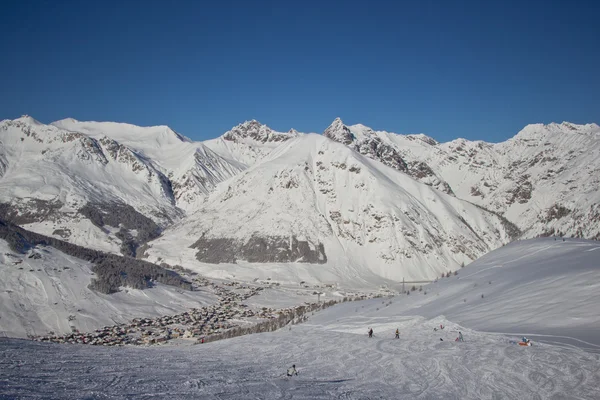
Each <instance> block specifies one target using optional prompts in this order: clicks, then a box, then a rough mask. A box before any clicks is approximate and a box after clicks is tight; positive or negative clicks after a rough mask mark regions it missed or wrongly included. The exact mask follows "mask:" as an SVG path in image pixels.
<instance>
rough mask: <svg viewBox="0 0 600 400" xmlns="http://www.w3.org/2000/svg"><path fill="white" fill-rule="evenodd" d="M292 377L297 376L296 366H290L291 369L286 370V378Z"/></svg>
mask: <svg viewBox="0 0 600 400" xmlns="http://www.w3.org/2000/svg"><path fill="white" fill-rule="evenodd" d="M294 375H298V371H296V364H294V365H292V367H291V368H288V370H287V376H294Z"/></svg>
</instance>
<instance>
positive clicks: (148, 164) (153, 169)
mask: <svg viewBox="0 0 600 400" xmlns="http://www.w3.org/2000/svg"><path fill="white" fill-rule="evenodd" d="M0 166H1V167H0V171H1V175H0V203H4V204H10V207H9V208H10V209H11V213H12V218H16V220H15V222H18V223H19V224H22V225H26V227H28V228H29V229H32V230H34V231H37V232H40V233H44V234H47V235H53V236H60V237H62V238H65V239H68V240H70V241H72V242H73V243H76V244H81V245H90V244H92V246H93V247H94V248H97V249H101V250H107V251H119V248H120V245H121V242H122V239H120V238H119V237H118V236H117V235H116V234H115V231H116V230H118V228H119V223H116V224H113V225H108V224H107V225H98V224H97V223H94V221H92V220H90V219H89V218H86V216H85V215H83V214H82V213H81V212H80V211H81V210H82V209H83V208H84V207H85V206H86V205H87V204H93V205H97V206H99V207H100V208H102V209H103V210H104V211H103V212H105V213H106V212H109V210H115V209H120V210H123V209H124V208H127V207H129V208H128V210H129V211H131V212H132V213H137V217H131V218H132V219H135V218H138V219H144V218H146V219H147V218H150V219H152V220H154V221H155V222H156V223H157V224H158V225H159V226H161V227H165V226H167V225H169V224H171V223H172V222H173V221H176V220H178V219H179V218H181V217H182V216H183V215H185V212H184V211H185V210H188V209H190V208H193V207H194V205H195V204H197V203H201V202H202V200H203V198H204V196H206V195H207V194H208V193H209V192H211V191H212V189H213V188H214V187H215V185H216V184H218V183H219V182H221V181H223V180H226V179H228V178H230V177H231V176H234V175H235V174H237V173H239V172H240V171H241V170H243V169H244V168H245V167H244V166H243V165H242V164H240V163H238V162H236V161H232V160H226V159H224V158H223V157H221V156H219V155H217V154H216V153H214V152H213V151H211V150H210V149H209V148H208V147H206V146H204V145H203V144H202V143H198V142H191V141H190V140H189V139H186V138H185V137H183V136H181V135H179V134H177V133H175V132H173V131H172V130H170V129H169V128H167V127H164V126H163V127H160V126H159V127H148V128H142V127H137V126H133V125H129V124H116V123H97V122H78V121H75V120H72V119H68V120H62V121H58V122H56V123H54V124H53V125H44V124H41V123H39V122H38V121H35V120H34V119H33V118H31V117H27V116H25V117H22V118H19V119H16V120H12V121H11V120H5V121H2V122H0ZM113 205H117V207H114V206H113ZM5 208H6V207H5ZM130 214H131V213H130ZM135 225H136V224H133V225H132V226H130V227H128V228H129V229H130V230H133V231H135V230H136V229H138V227H137V226H135ZM132 234H133V235H134V236H135V234H136V232H132Z"/></svg>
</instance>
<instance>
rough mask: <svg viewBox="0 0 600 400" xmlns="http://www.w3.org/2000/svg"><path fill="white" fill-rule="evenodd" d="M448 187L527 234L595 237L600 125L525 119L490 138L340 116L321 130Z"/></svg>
mask: <svg viewBox="0 0 600 400" xmlns="http://www.w3.org/2000/svg"><path fill="white" fill-rule="evenodd" d="M324 135H325V136H327V137H329V138H331V139H332V140H335V141H338V142H340V143H344V144H346V145H347V146H349V147H350V148H352V149H354V150H356V151H358V152H360V153H361V154H364V155H365V156H367V157H369V158H372V159H375V160H379V161H381V162H383V163H384V164H386V165H388V166H391V167H392V168H395V169H397V170H399V171H403V172H405V173H406V174H408V175H410V176H412V177H413V178H415V179H417V180H419V181H421V182H423V183H426V184H428V185H431V186H432V187H435V188H436V189H438V190H441V191H443V192H445V193H448V194H452V195H456V196H457V197H459V198H461V199H464V200H468V201H470V202H473V203H475V204H478V205H480V206H482V207H484V208H486V209H488V210H490V211H493V212H497V213H499V214H501V215H503V216H504V217H506V218H507V219H508V220H509V221H511V222H513V223H515V224H516V225H517V226H518V227H519V228H520V229H521V230H522V231H524V234H525V236H527V237H532V236H538V235H552V234H557V235H567V236H576V237H584V238H596V239H597V238H600V225H598V222H599V221H600V205H599V203H600V157H599V156H600V127H599V126H598V125H596V124H587V125H577V124H571V123H568V122H564V123H562V124H549V125H543V124H534V125H528V126H527V127H525V128H524V129H523V130H522V131H521V132H519V133H518V134H517V135H516V136H515V137H514V138H512V139H509V140H507V141H506V142H502V143H497V144H492V143H486V142H482V141H475V142H472V141H468V140H465V139H457V140H453V141H451V142H448V143H438V142H436V141H435V140H434V139H432V138H430V137H428V136H425V135H422V134H420V135H399V134H394V133H388V132H385V131H374V130H372V129H371V128H369V127H366V126H364V125H360V124H359V125H352V126H346V125H344V124H343V123H342V121H341V120H340V119H339V118H338V119H336V120H335V121H334V122H333V123H332V124H331V126H330V127H329V128H327V129H326V130H325V132H324Z"/></svg>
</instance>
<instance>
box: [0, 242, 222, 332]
mask: <svg viewBox="0 0 600 400" xmlns="http://www.w3.org/2000/svg"><path fill="white" fill-rule="evenodd" d="M33 251H34V252H36V253H39V254H41V255H42V258H40V259H35V258H29V257H28V256H29V255H30V254H31V251H30V253H29V254H16V253H14V252H13V251H12V250H10V248H9V247H8V245H7V243H6V242H5V241H4V240H0V337H1V336H9V337H27V335H46V334H48V332H49V331H53V332H55V333H56V334H61V333H69V332H71V327H74V328H76V329H78V330H79V331H81V332H91V331H93V330H95V329H99V328H101V327H103V326H106V325H114V324H118V323H124V322H127V321H130V320H132V319H133V318H140V317H155V316H162V315H169V314H176V313H179V312H183V311H186V310H189V309H190V308H198V307H203V306H206V305H209V304H213V303H215V302H216V301H217V299H216V296H215V295H214V294H212V293H208V292H206V291H194V292H190V291H185V290H181V289H178V288H174V287H171V286H167V285H162V284H157V285H156V286H154V287H153V288H150V289H145V290H138V289H131V288H122V290H121V291H120V292H118V293H115V294H111V295H107V294H102V293H98V292H95V291H92V290H90V289H88V285H89V283H90V281H91V279H92V278H93V277H94V276H95V275H94V273H93V272H92V271H91V270H90V267H91V265H90V263H88V262H85V261H82V260H80V259H78V258H75V257H71V256H68V255H66V254H64V253H62V252H60V251H58V250H56V249H54V248H53V247H49V246H48V247H41V246H37V247H36V249H35V250H33ZM70 315H73V316H75V319H74V320H72V321H69V316H70Z"/></svg>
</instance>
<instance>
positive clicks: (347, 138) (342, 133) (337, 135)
mask: <svg viewBox="0 0 600 400" xmlns="http://www.w3.org/2000/svg"><path fill="white" fill-rule="evenodd" d="M323 136H325V137H326V138H329V139H331V140H334V141H336V142H339V143H342V144H345V145H346V146H348V145H350V144H352V142H354V139H355V138H354V135H353V134H352V132H350V129H349V128H348V127H347V126H346V125H344V123H343V122H342V120H341V119H340V118H339V117H338V118H336V119H335V120H334V121H333V122H332V123H331V125H329V127H328V128H327V129H325V131H324V132H323Z"/></svg>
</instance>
